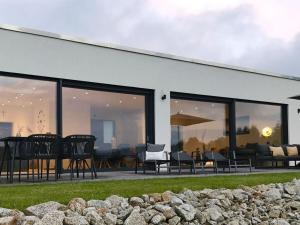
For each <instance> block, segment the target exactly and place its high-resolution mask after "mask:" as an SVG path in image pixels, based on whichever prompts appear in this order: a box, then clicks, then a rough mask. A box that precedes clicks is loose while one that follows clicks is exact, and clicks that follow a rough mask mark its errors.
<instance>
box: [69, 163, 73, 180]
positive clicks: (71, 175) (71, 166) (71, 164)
mask: <svg viewBox="0 0 300 225" xmlns="http://www.w3.org/2000/svg"><path fill="white" fill-rule="evenodd" d="M73 166H74V159H71V162H70V169H71V174H70V177H71V180H73V176H74V171H73Z"/></svg>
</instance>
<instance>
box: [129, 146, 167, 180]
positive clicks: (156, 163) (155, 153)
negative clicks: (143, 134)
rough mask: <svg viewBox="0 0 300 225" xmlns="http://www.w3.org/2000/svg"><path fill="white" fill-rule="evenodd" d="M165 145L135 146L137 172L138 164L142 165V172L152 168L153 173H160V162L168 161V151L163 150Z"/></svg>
mask: <svg viewBox="0 0 300 225" xmlns="http://www.w3.org/2000/svg"><path fill="white" fill-rule="evenodd" d="M164 148H165V145H157V144H149V143H148V144H147V145H138V146H137V147H136V166H135V173H137V171H138V168H139V166H141V167H142V170H143V173H146V170H147V169H149V170H152V171H153V170H154V171H155V174H157V173H160V166H161V164H166V163H168V162H169V160H168V153H167V152H165V151H164Z"/></svg>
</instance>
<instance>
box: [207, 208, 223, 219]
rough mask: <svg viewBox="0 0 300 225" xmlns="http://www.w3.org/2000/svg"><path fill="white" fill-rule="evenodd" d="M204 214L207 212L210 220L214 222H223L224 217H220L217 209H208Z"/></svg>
mask: <svg viewBox="0 0 300 225" xmlns="http://www.w3.org/2000/svg"><path fill="white" fill-rule="evenodd" d="M206 212H207V214H208V216H209V218H210V220H213V221H216V222H220V221H223V220H224V217H223V216H222V214H221V213H220V212H219V210H218V208H216V207H212V208H208V209H206Z"/></svg>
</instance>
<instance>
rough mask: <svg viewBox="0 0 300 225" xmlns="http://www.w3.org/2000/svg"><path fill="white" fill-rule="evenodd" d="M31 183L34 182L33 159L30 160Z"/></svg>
mask: <svg viewBox="0 0 300 225" xmlns="http://www.w3.org/2000/svg"><path fill="white" fill-rule="evenodd" d="M31 173H32V182H34V159H32V160H31Z"/></svg>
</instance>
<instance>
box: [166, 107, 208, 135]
mask: <svg viewBox="0 0 300 225" xmlns="http://www.w3.org/2000/svg"><path fill="white" fill-rule="evenodd" d="M211 121H213V120H211V119H207V118H203V117H199V116H192V115H188V114H182V113H179V112H178V113H176V114H173V115H171V125H173V126H177V132H178V141H179V140H180V130H179V128H180V126H191V125H195V124H200V123H207V122H211Z"/></svg>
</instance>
